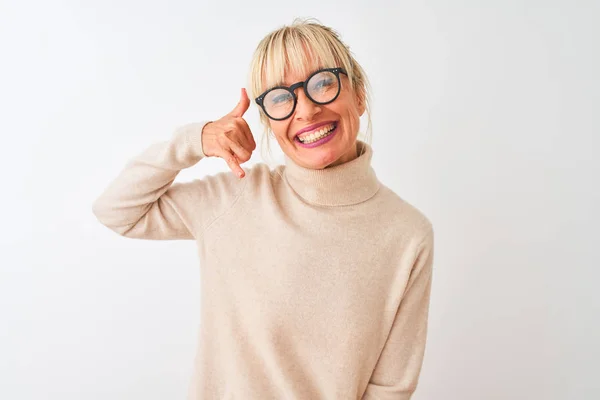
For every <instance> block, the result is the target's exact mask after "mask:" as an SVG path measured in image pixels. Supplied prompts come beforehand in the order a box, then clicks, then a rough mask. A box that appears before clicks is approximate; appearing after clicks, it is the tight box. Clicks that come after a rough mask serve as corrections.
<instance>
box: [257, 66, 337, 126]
mask: <svg viewBox="0 0 600 400" xmlns="http://www.w3.org/2000/svg"><path fill="white" fill-rule="evenodd" d="M340 72H341V73H342V74H344V75H346V76H348V74H347V73H346V71H344V69H343V68H339V67H338V68H323V69H320V70H318V71H315V72H313V73H312V74H311V75H310V76H309V77H308V78H307V79H306V80H305V81H304V82H298V83H294V84H293V85H292V86H289V87H288V86H276V87H274V88H271V89H269V90H267V91H266V92H264V93H263V94H261V95H260V96H258V97H257V98H256V99H255V101H256V104H258V105H259V106H260V107H261V108H262V109H263V111H264V112H265V114H266V115H267V117H269V118H271V119H272V120H275V121H281V120H284V119H287V118H289V117H290V115H292V114H293V113H294V110H295V109H296V104H298V97H297V96H296V93H295V90H296V89H298V88H300V87H302V88H303V89H304V93H305V94H306V97H308V98H309V99H310V100H311V101H312V102H313V103H316V104H329V103H331V102H332V101H334V100H335V99H337V97H338V96H339V94H340V88H341V84H340Z"/></svg>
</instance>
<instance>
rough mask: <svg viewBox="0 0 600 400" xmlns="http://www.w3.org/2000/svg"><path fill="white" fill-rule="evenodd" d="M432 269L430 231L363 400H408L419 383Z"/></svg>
mask: <svg viewBox="0 0 600 400" xmlns="http://www.w3.org/2000/svg"><path fill="white" fill-rule="evenodd" d="M432 269H433V230H431V229H430V230H429V233H428V234H427V235H426V236H425V238H424V239H423V241H422V242H421V244H420V245H419V246H418V248H417V251H416V254H415V262H414V265H413V268H412V271H411V274H410V278H409V280H408V283H407V286H406V290H405V292H404V296H403V298H402V301H401V302H400V306H399V308H398V312H397V313H396V318H395V319H394V323H393V325H392V328H391V331H390V333H389V336H388V338H387V341H386V344H385V347H384V348H383V351H382V353H381V355H380V357H379V360H378V362H377V365H376V367H375V369H374V371H373V374H372V375H371V379H370V380H369V384H368V385H367V389H366V391H365V393H364V394H363V397H362V400H409V399H410V398H411V396H412V394H413V393H414V391H415V389H416V387H417V383H418V380H419V374H420V372H421V366H422V362H423V356H424V352H425V340H426V337H427V319H428V313H429V298H430V293H431V279H432Z"/></svg>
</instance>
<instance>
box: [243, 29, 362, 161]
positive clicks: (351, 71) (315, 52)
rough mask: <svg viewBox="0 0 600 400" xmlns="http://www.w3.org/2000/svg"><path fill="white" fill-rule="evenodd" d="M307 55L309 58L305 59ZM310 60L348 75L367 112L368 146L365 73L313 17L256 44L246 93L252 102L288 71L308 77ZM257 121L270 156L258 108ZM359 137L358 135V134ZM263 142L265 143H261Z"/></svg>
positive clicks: (266, 122) (266, 128)
mask: <svg viewBox="0 0 600 400" xmlns="http://www.w3.org/2000/svg"><path fill="white" fill-rule="evenodd" d="M307 56H308V57H307ZM307 60H311V61H312V63H315V64H317V65H318V66H319V67H320V68H333V67H342V68H344V70H345V71H346V73H347V74H348V80H349V81H350V89H351V90H352V91H353V92H354V93H355V94H356V95H358V98H359V99H360V101H361V102H362V103H363V104H364V106H365V112H366V113H367V121H368V124H367V134H366V135H365V136H366V137H365V138H364V139H362V138H361V139H362V140H364V141H365V142H367V143H369V144H370V143H371V138H372V129H371V107H370V102H371V86H370V84H369V81H368V79H367V75H366V74H365V71H364V70H363V69H362V67H361V66H360V64H359V63H358V62H357V61H356V59H355V58H354V56H353V54H352V52H351V51H350V48H349V47H348V46H347V45H345V44H344V43H343V42H342V41H341V39H340V37H339V35H338V33H337V32H336V31H334V30H333V29H332V28H330V27H327V26H324V25H322V24H321V23H320V22H319V21H318V20H316V19H315V18H306V19H303V18H296V19H294V21H293V22H292V24H291V25H287V26H286V25H284V26H283V27H281V28H279V29H276V30H274V31H272V32H271V33H269V34H268V35H267V36H265V37H264V38H263V39H262V40H261V41H260V43H259V44H258V46H257V48H256V50H255V51H254V55H253V57H252V61H251V63H250V72H249V76H248V87H249V89H250V93H248V95H249V97H250V99H251V101H252V102H254V99H255V98H256V97H258V96H259V95H260V94H261V93H263V92H264V91H265V90H266V88H270V87H273V86H277V85H280V84H282V83H283V80H284V77H285V73H286V72H287V70H288V68H289V69H291V71H293V72H294V73H296V74H298V75H300V76H308V74H310V73H311V72H313V71H312V70H310V68H312V65H310V64H312V63H307V62H306V61H307ZM260 122H261V125H262V126H263V128H264V131H263V135H264V136H265V137H266V139H267V140H266V142H267V148H268V150H269V154H270V150H271V149H270V146H269V145H270V142H269V134H270V133H272V131H271V129H270V126H269V118H268V117H267V116H266V115H265V113H264V112H263V111H262V109H260ZM359 137H360V133H359ZM263 143H264V142H263Z"/></svg>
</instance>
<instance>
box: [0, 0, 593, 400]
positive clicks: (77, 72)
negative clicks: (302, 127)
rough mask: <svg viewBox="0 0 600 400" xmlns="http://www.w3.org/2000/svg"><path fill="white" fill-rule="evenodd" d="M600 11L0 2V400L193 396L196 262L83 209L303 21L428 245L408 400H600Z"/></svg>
mask: <svg viewBox="0 0 600 400" xmlns="http://www.w3.org/2000/svg"><path fill="white" fill-rule="evenodd" d="M598 4H599V3H598V2H592V1H588V2H585V1H571V2H567V1H560V2H559V1H513V0H510V1H507V0H504V1H498V0H496V1H475V0H473V1H452V2H444V1H414V2H391V1H390V2H383V1H374V0H369V1H364V2H363V1H361V2H355V1H341V2H339V3H338V2H323V1H301V2H288V1H281V0H280V1H268V2H267V1H258V2H256V1H254V2H252V1H243V2H242V1H239V2H231V1H223V2H212V1H210V2H209V1H207V2H203V1H177V2H174V1H169V2H167V1H163V2H158V1H134V0H126V1H124V0H119V1H94V2H92V1H88V2H84V1H60V0H59V1H53V2H47V1H19V2H17V1H16V0H15V1H9V2H6V1H5V0H3V1H2V2H0V51H1V53H0V57H1V63H0V116H1V120H0V132H1V138H2V145H1V147H0V152H1V153H0V155H1V157H0V163H1V169H0V171H1V174H2V175H1V179H2V180H1V182H2V196H1V197H0V201H1V202H2V204H1V210H2V228H3V229H2V230H1V231H0V235H1V236H0V241H1V242H0V243H1V244H0V246H1V255H0V265H1V269H0V313H1V319H0V398H2V399H5V400H21V399H32V400H33V399H36V400H37V399H52V400H54V399H56V400H59V399H60V400H81V399H86V400H105V399H111V400H113V399H140V400H141V399H143V400H153V399H157V400H158V399H161V400H162V399H169V400H170V399H182V398H184V397H185V394H186V391H187V384H188V380H189V375H190V373H191V367H192V360H193V356H194V352H195V346H196V342H195V340H196V333H197V324H198V322H199V321H198V313H199V307H200V303H199V298H200V295H199V265H198V262H197V259H196V253H195V247H194V243H193V242H191V241H189V242H177V241H172V242H168V241H167V242H152V241H139V240H132V239H125V238H122V237H119V236H118V235H116V234H115V233H113V232H112V231H109V230H108V229H107V228H105V227H104V226H102V225H100V224H99V223H98V222H97V221H96V220H95V217H94V215H93V214H92V210H91V206H92V202H93V201H94V200H95V198H96V197H97V196H99V195H100V193H101V192H102V190H103V189H104V187H105V186H106V185H107V184H108V182H109V181H110V180H111V179H113V178H114V177H115V176H116V175H117V173H118V172H119V171H120V169H121V168H122V167H123V166H124V164H125V163H126V161H127V160H129V159H130V158H131V157H133V156H134V155H136V154H137V153H139V152H141V151H142V150H144V149H145V148H146V147H147V146H148V145H150V144H151V143H153V142H155V141H158V140H165V139H168V138H169V137H170V135H171V132H172V131H173V129H174V128H175V127H177V126H179V125H181V124H185V123H188V122H194V121H200V120H203V119H217V118H220V117H221V116H222V115H224V114H226V113H228V112H229V111H231V109H233V107H234V106H235V105H236V103H237V101H238V99H239V93H240V88H241V87H242V86H244V85H246V77H247V72H248V64H249V62H250V57H251V54H252V52H253V51H254V48H255V47H256V45H257V44H258V42H259V41H260V39H261V38H262V37H263V36H264V35H266V34H267V33H269V32H270V31H271V30H272V29H275V28H278V27H280V26H281V25H283V24H288V23H291V22H292V20H293V18H294V17H297V16H303V17H309V16H312V17H316V18H318V19H319V20H320V21H321V22H322V23H324V24H326V25H329V26H332V27H333V28H334V29H336V30H337V31H339V32H340V33H341V35H342V39H343V40H344V41H346V42H347V43H348V44H349V45H350V47H351V50H352V51H353V52H354V54H355V56H356V57H357V59H358V60H359V62H361V63H362V65H363V66H364V68H365V70H366V72H367V74H368V76H369V77H370V79H371V82H372V85H373V98H374V102H373V124H374V126H373V127H374V140H373V148H374V158H373V165H374V167H375V170H376V172H377V174H378V176H379V178H380V179H381V181H382V182H384V183H385V184H387V185H388V186H390V187H391V188H392V189H393V190H394V191H396V192H397V193H398V194H399V195H400V196H401V197H403V198H405V199H406V200H407V201H409V202H410V203H412V204H414V205H416V206H417V207H418V208H419V209H421V210H422V211H423V212H424V213H425V214H426V215H427V216H428V217H429V218H430V219H431V221H432V222H433V224H434V226H435V232H436V259H435V266H434V268H435V270H434V285H433V294H432V302H431V314H430V330H429V336H428V345H427V351H426V357H425V362H424V366H423V371H422V375H421V380H420V383H419V388H418V390H417V393H416V394H415V396H414V398H415V399H416V400H428V399H432V400H448V399H449V400H454V399H456V400H496V399H498V400H506V399H523V400H532V399H544V400H555V399H597V398H600V381H599V379H598V376H597V375H598V371H599V365H598V364H599V362H598V360H599V358H600V346H599V344H598V340H599V338H600V291H599V290H598V288H597V286H598V285H597V280H598V279H599V278H600V273H599V272H598V269H599V267H600V256H599V255H598V250H597V247H598V245H599V244H600V243H599V242H600V233H599V231H598V229H599V226H600V212H599V211H598V205H599V202H600V189H599V187H600V184H599V183H598V182H599V181H600V179H599V176H598V175H599V174H598V172H599V170H600V168H599V167H600V162H599V161H598V158H597V156H596V154H597V153H598V151H599V148H600V146H599V144H600V140H599V139H598V135H599V134H600V130H599V123H598V112H599V110H600V84H599V75H598V71H600V62H599V55H598V52H599V49H600V44H599V40H598V38H599V37H600V30H599V28H598V25H597V24H598V19H599V17H600V13H599V11H600V7H599V5H598ZM257 115H258V110H257V108H256V106H255V105H254V104H253V105H252V106H251V108H250V109H249V110H248V112H247V114H246V116H247V121H248V123H249V124H250V127H251V128H252V129H253V130H254V131H255V134H256V135H257V136H259V134H260V126H259V124H258V118H257ZM364 122H365V121H364V120H363V130H364V127H366V124H364ZM257 139H259V138H258V137H257ZM273 151H274V154H275V155H276V157H275V158H276V160H275V161H280V160H281V157H280V156H281V154H280V152H279V150H278V149H277V145H276V143H275V142H273ZM260 161H262V158H261V154H260V152H256V153H255V155H254V157H253V159H252V160H251V161H250V162H249V164H246V166H248V165H251V164H252V163H255V162H260ZM221 170H227V166H226V164H225V163H224V162H222V160H219V159H209V160H204V161H203V162H202V163H200V164H198V165H196V166H194V167H193V168H190V169H187V170H185V171H183V172H182V173H181V174H180V176H179V177H178V180H179V179H181V180H187V179H191V178H192V177H199V176H204V175H206V174H212V173H215V172H217V171H221ZM273 245H274V246H276V245H277V243H273Z"/></svg>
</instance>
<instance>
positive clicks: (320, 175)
mask: <svg viewBox="0 0 600 400" xmlns="http://www.w3.org/2000/svg"><path fill="white" fill-rule="evenodd" d="M356 146H357V150H358V154H359V156H358V157H357V158H355V159H354V160H352V161H348V162H346V163H344V164H340V165H336V166H334V167H329V168H325V169H309V168H304V167H302V166H300V165H298V164H296V163H295V162H294V161H293V160H292V159H291V158H289V157H288V156H287V155H285V164H286V167H285V171H284V176H285V179H286V181H287V182H288V184H289V185H290V186H291V188H292V189H293V190H294V191H295V192H296V193H297V194H298V195H299V196H300V197H302V198H303V199H304V200H306V201H307V202H308V203H311V204H314V205H319V206H347V205H352V204H358V203H361V202H363V201H365V200H368V199H370V198H371V197H373V196H374V195H375V193H377V190H379V180H378V179H377V176H376V175H375V171H374V170H373V168H372V166H371V158H372V157H373V149H372V148H371V146H370V145H368V144H367V143H365V142H363V141H360V140H357V142H356ZM361 152H362V153H363V154H361Z"/></svg>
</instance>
